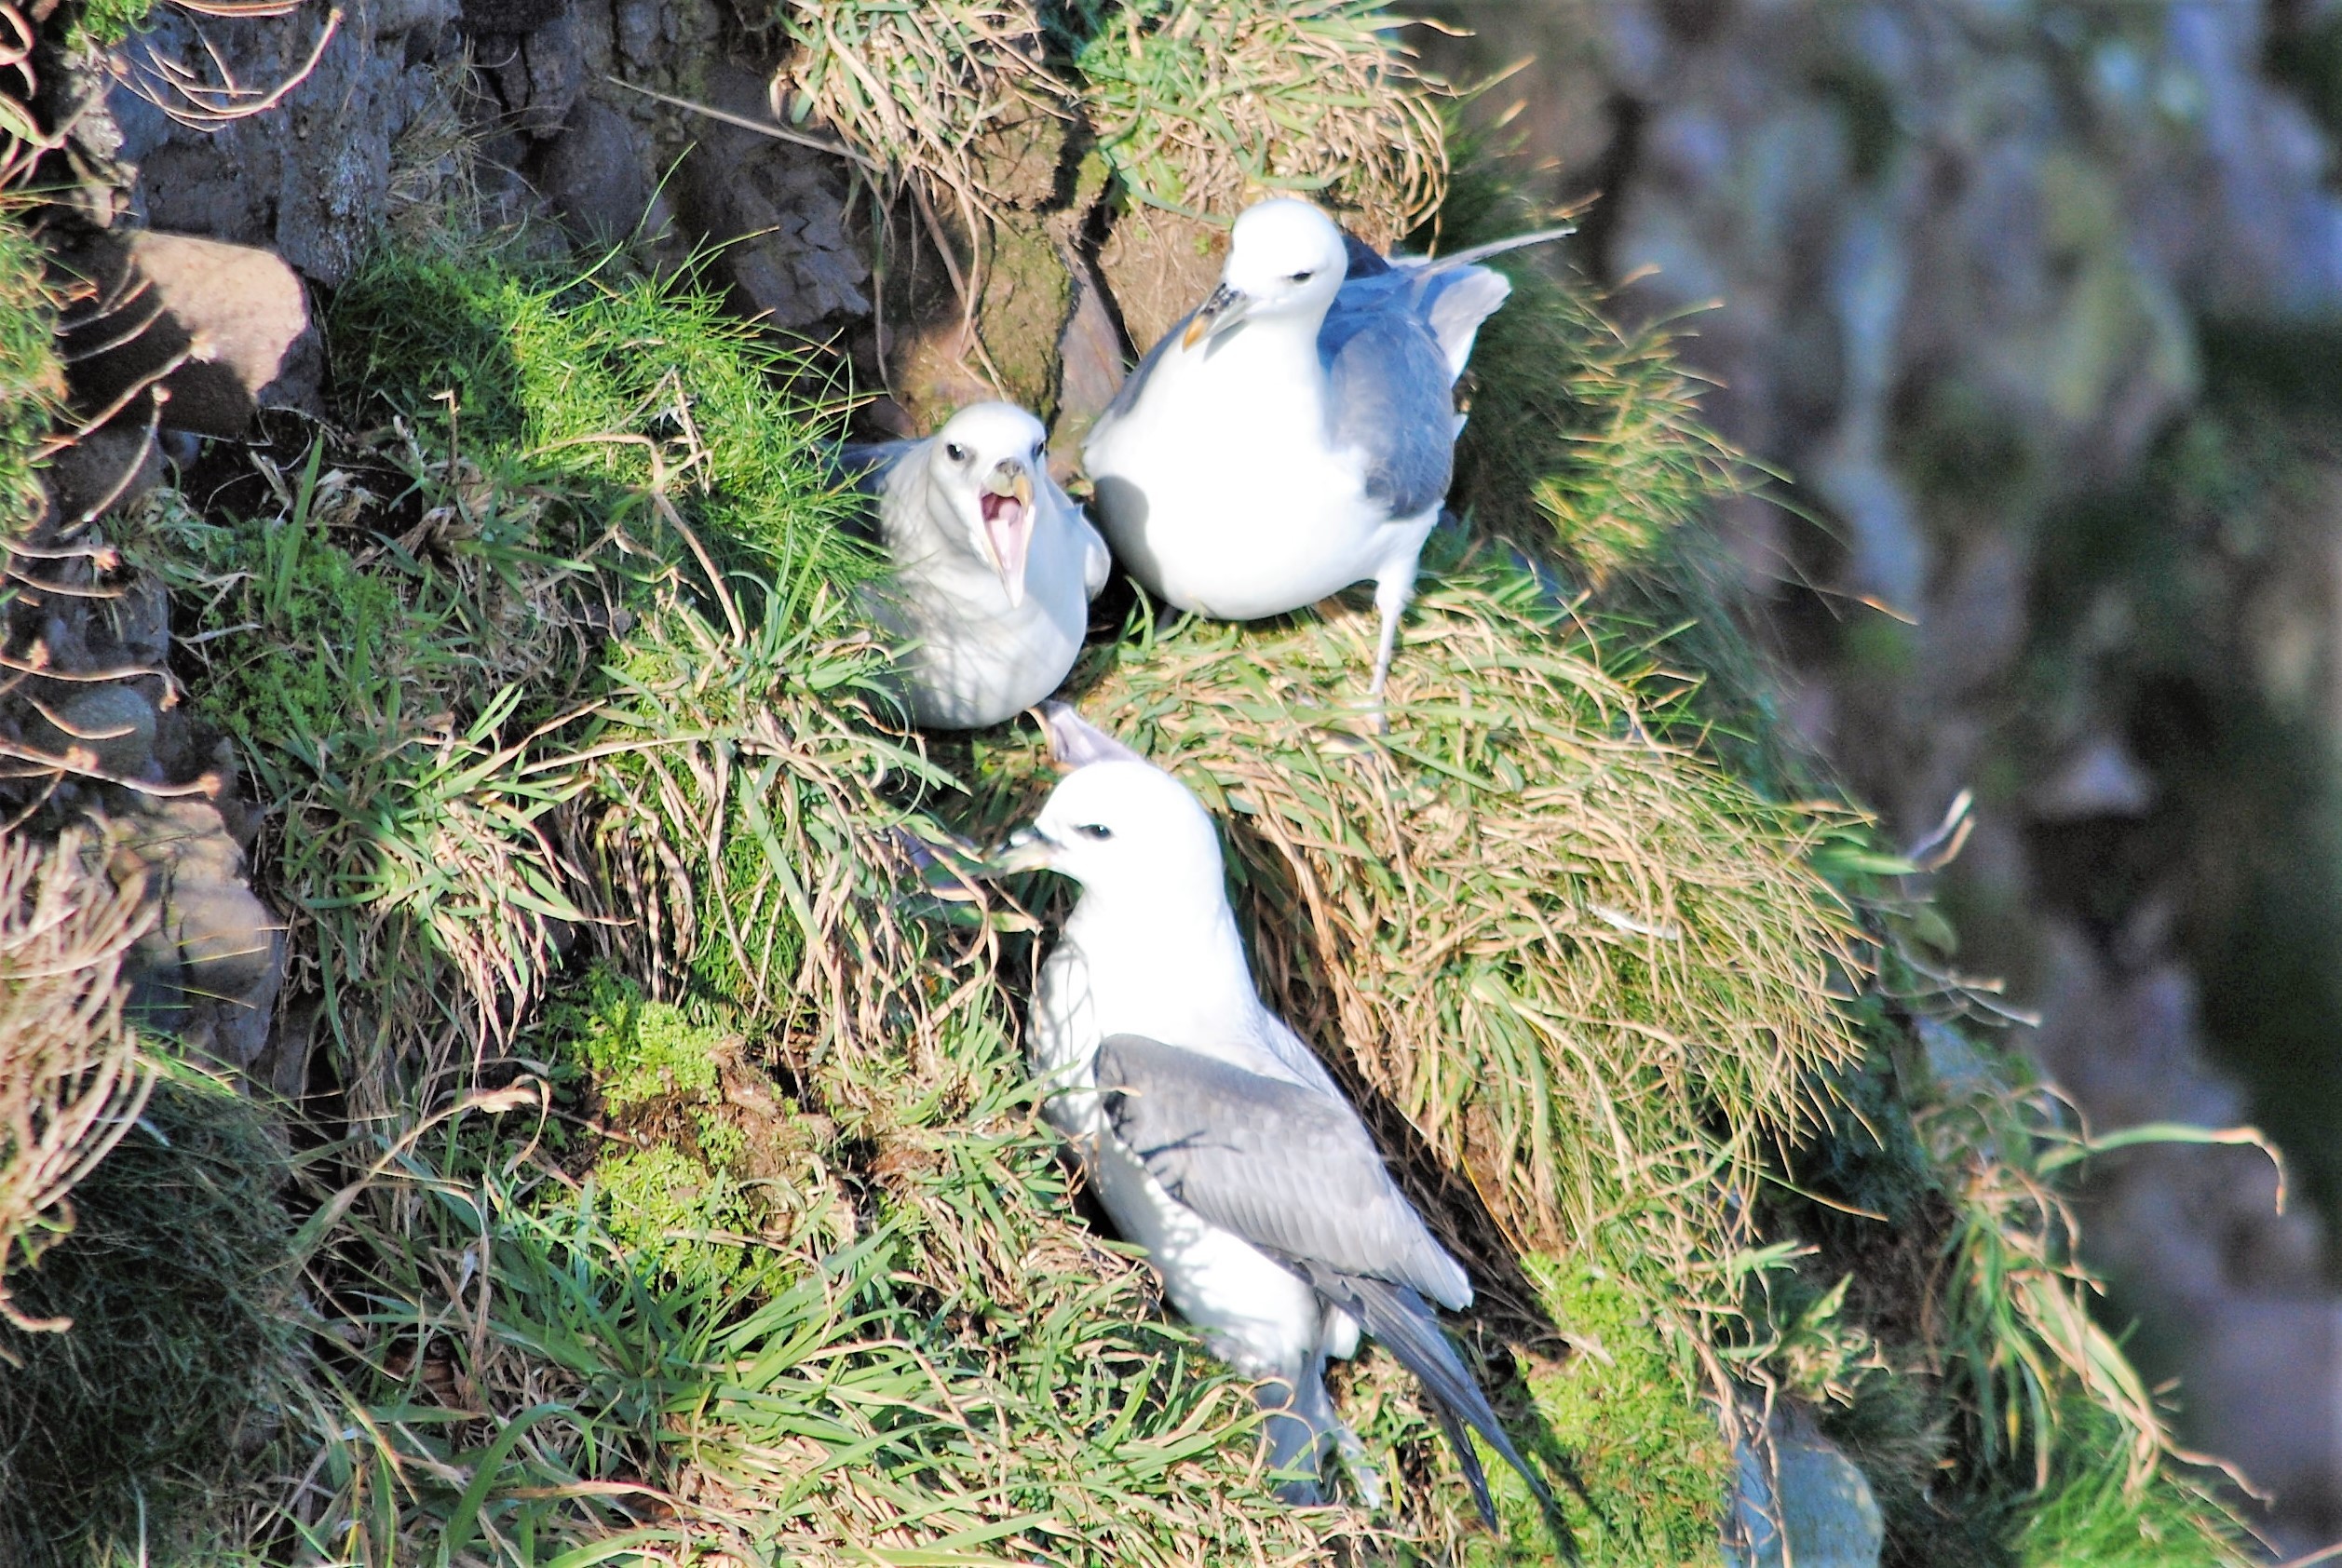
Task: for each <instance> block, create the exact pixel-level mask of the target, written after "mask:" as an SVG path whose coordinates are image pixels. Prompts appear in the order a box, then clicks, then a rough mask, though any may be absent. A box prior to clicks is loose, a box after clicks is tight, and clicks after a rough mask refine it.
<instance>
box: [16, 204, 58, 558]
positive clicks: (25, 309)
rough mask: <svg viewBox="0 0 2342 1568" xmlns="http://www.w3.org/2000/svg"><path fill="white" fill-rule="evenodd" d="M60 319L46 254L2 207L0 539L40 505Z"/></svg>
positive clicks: (22, 525)
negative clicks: (39, 477)
mask: <svg viewBox="0 0 2342 1568" xmlns="http://www.w3.org/2000/svg"><path fill="white" fill-rule="evenodd" d="M56 314H57V312H56V302H55V301H54V300H52V299H51V298H50V297H49V293H48V290H47V285H46V284H45V283H44V281H43V277H42V269H41V255H40V250H39V249H38V248H37V247H36V246H35V245H34V243H33V240H32V237H30V236H29V235H27V234H26V233H25V232H24V231H23V230H22V229H21V228H20V227H19V226H18V224H17V222H16V212H15V210H14V209H13V208H12V207H9V206H7V205H0V538H13V537H16V536H18V534H20V531H21V530H22V529H23V528H25V527H26V526H27V525H28V524H29V523H30V522H31V520H33V518H34V515H35V512H36V509H37V507H39V504H40V495H39V487H38V482H37V481H36V480H34V476H33V464H34V459H35V457H36V456H37V455H38V453H39V451H40V445H41V442H42V440H43V439H44V438H45V437H47V434H48V430H49V423H50V421H51V420H52V419H54V418H55V417H56V414H57V412H58V411H59V410H60V409H61V407H62V406H63V404H64V398H65V380H64V372H63V371H62V370H61V368H60V366H59V364H58V360H57V348H56V343H55V331H56Z"/></svg>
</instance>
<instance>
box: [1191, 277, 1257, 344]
mask: <svg viewBox="0 0 2342 1568" xmlns="http://www.w3.org/2000/svg"><path fill="white" fill-rule="evenodd" d="M1251 310H1252V295H1250V294H1248V293H1246V292H1245V291H1243V290H1241V289H1231V288H1229V287H1228V286H1227V285H1226V284H1225V283H1223V284H1221V285H1220V286H1219V287H1218V288H1216V289H1214V290H1212V297H1211V298H1210V299H1208V300H1206V301H1204V302H1203V304H1200V305H1198V306H1197V307H1196V314H1195V315H1194V317H1193V318H1190V319H1189V320H1188V322H1187V331H1185V333H1183V334H1182V335H1181V337H1180V340H1179V345H1180V346H1181V347H1182V348H1193V347H1195V346H1196V345H1198V344H1199V343H1201V342H1202V341H1203V340H1204V339H1206V338H1216V337H1218V336H1219V335H1220V334H1221V333H1222V332H1225V331H1227V330H1228V329H1229V328H1230V327H1233V326H1235V325H1236V324H1237V323H1238V322H1239V321H1241V320H1243V319H1244V318H1245V316H1246V315H1247V314H1248V313H1249V312H1250V311H1251Z"/></svg>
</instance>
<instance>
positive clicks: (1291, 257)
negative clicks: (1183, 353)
mask: <svg viewBox="0 0 2342 1568" xmlns="http://www.w3.org/2000/svg"><path fill="white" fill-rule="evenodd" d="M1348 270H1349V250H1348V248H1347V246H1345V245H1344V244H1343V242H1342V231H1341V229H1340V227H1339V226H1337V225H1336V224H1335V223H1334V222H1333V219H1331V218H1329V217H1327V216H1326V215H1325V214H1324V213H1323V212H1322V211H1320V210H1318V209H1317V208H1315V207H1313V206H1311V205H1310V204H1309V203H1307V202H1306V201H1303V200H1301V199H1299V198H1298V197H1295V196H1275V197H1272V198H1270V199H1269V200H1267V201H1264V202H1257V203H1255V204H1254V205H1252V207H1249V208H1247V209H1245V210H1244V214H1243V216H1241V217H1239V219H1237V221H1236V230H1235V232H1234V233H1233V234H1231V235H1230V236H1229V237H1228V260H1227V264H1226V265H1225V266H1224V267H1222V268H1221V270H1220V286H1219V287H1218V288H1217V289H1214V290H1213V291H1212V297H1211V298H1210V299H1208V300H1206V301H1204V302H1203V304H1201V305H1200V306H1198V309H1197V311H1196V314H1195V316H1194V318H1192V319H1191V320H1190V321H1189V322H1188V323H1187V331H1186V335H1185V337H1184V338H1183V339H1182V340H1181V341H1182V342H1183V343H1184V344H1185V345H1186V346H1188V347H1190V348H1192V347H1194V346H1195V345H1197V344H1198V343H1199V342H1201V341H1202V340H1204V339H1206V338H1214V337H1218V336H1219V335H1220V334H1221V333H1223V332H1225V331H1229V330H1231V329H1232V328H1234V327H1235V326H1236V325H1237V324H1238V323H1239V322H1242V321H1256V320H1264V319H1268V318H1290V319H1293V320H1297V321H1300V322H1303V323H1306V326H1307V327H1308V329H1309V331H1311V332H1312V333H1314V332H1315V331H1317V326H1318V323H1319V322H1320V321H1322V320H1324V319H1325V312H1326V307H1327V306H1328V305H1330V304H1333V296H1334V295H1336V294H1338V293H1340V292H1341V291H1342V279H1343V277H1344V276H1345V275H1346V274H1347V272H1348Z"/></svg>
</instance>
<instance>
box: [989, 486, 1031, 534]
mask: <svg viewBox="0 0 2342 1568" xmlns="http://www.w3.org/2000/svg"><path fill="white" fill-rule="evenodd" d="M982 506H983V508H984V526H985V527H986V528H994V529H998V530H1000V531H1002V532H1003V533H1006V532H1007V531H1008V530H1009V529H1011V528H1014V527H1015V526H1016V525H1017V524H1018V523H1020V522H1022V521H1023V520H1024V503H1023V502H1022V501H1020V500H1018V499H1017V498H1016V497H1015V496H1013V495H995V494H991V493H987V494H986V495H985V496H984V498H983V501H982Z"/></svg>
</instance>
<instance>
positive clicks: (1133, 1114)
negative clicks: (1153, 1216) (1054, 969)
mask: <svg viewBox="0 0 2342 1568" xmlns="http://www.w3.org/2000/svg"><path fill="white" fill-rule="evenodd" d="M1095 1071H1096V1082H1097V1086H1098V1088H1099V1090H1100V1092H1101V1094H1102V1095H1103V1107H1104V1110H1105V1114H1106V1117H1107V1120H1108V1121H1109V1122H1110V1123H1111V1124H1112V1125H1113V1127H1114V1129H1115V1132H1116V1133H1117V1136H1119V1137H1120V1138H1121V1139H1122V1141H1123V1142H1125V1143H1128V1144H1129V1145H1130V1149H1131V1152H1132V1153H1134V1154H1135V1155H1137V1156H1138V1158H1139V1160H1140V1163H1142V1164H1144V1166H1145V1167H1146V1169H1147V1170H1148V1172H1149V1173H1150V1174H1151V1175H1153V1176H1154V1178H1155V1179H1156V1180H1157V1181H1158V1182H1160V1183H1162V1184H1163V1188H1164V1190H1165V1191H1166V1192H1168V1193H1170V1194H1171V1196H1172V1197H1173V1198H1175V1199H1177V1200H1178V1201H1179V1202H1181V1203H1184V1204H1185V1205H1186V1206H1187V1207H1188V1208H1190V1209H1192V1210H1195V1211H1196V1212H1197V1213H1198V1214H1199V1215H1201V1216H1202V1217H1203V1218H1204V1219H1205V1220H1207V1221H1209V1222H1210V1223H1212V1224H1215V1225H1218V1226H1219V1227H1221V1228H1222V1229H1223V1230H1228V1231H1233V1232H1235V1233H1236V1234H1237V1235H1238V1236H1240V1237H1243V1238H1244V1239H1245V1240H1247V1241H1250V1242H1252V1244H1253V1245H1254V1246H1256V1247H1259V1248H1261V1249H1263V1250H1266V1251H1269V1252H1273V1253H1279V1254H1281V1255H1283V1256H1284V1257H1287V1258H1291V1259H1295V1260H1301V1259H1306V1260H1308V1261H1310V1262H1313V1263H1317V1264H1324V1265H1325V1266H1327V1267H1330V1268H1333V1269H1334V1270H1337V1271H1339V1272H1340V1273H1343V1274H1346V1275H1357V1276H1360V1277H1366V1278H1372V1279H1382V1280H1388V1281H1389V1282H1390V1283H1392V1284H1396V1285H1403V1286H1406V1287H1408V1288H1410V1289H1412V1290H1415V1291H1422V1292H1423V1293H1424V1294H1426V1295H1428V1296H1431V1297H1434V1298H1436V1299H1437V1300H1439V1301H1441V1302H1443V1303H1445V1304H1448V1305H1450V1306H1461V1305H1464V1304H1467V1303H1469V1301H1470V1300H1471V1284H1470V1282H1469V1280H1468V1279H1467V1278H1466V1277H1465V1276H1464V1271H1463V1269H1462V1267H1460V1266H1459V1265H1458V1264H1456V1262H1455V1259H1454V1258H1451V1257H1449V1256H1448V1255H1447V1252H1446V1250H1444V1249H1443V1248H1442V1247H1441V1246H1440V1244H1439V1243H1438V1242H1437V1241H1435V1240H1433V1239H1432V1237H1431V1233H1430V1232H1429V1231H1428V1230H1426V1229H1425V1228H1424V1224H1423V1219H1422V1216H1420V1215H1418V1214H1417V1213H1416V1212H1415V1206H1414V1205H1412V1204H1410V1203H1409V1202H1408V1201H1407V1198H1406V1195H1405V1194H1403V1193H1401V1191H1400V1190H1399V1186H1398V1183H1395V1182H1393V1181H1392V1180H1391V1179H1390V1172H1389V1170H1388V1169H1386V1168H1385V1167H1384V1165H1383V1161H1382V1156H1381V1155H1380V1154H1378V1153H1377V1152H1376V1151H1375V1148H1374V1140H1373V1139H1371V1138H1369V1137H1368V1136H1367V1135H1366V1129H1365V1127H1364V1125H1363V1124H1361V1122H1360V1121H1359V1119H1358V1114H1357V1113H1356V1112H1355V1111H1353V1110H1351V1109H1350V1107H1349V1105H1348V1104H1347V1103H1346V1102H1343V1101H1341V1100H1338V1099H1332V1098H1329V1097H1327V1096H1325V1095H1322V1094H1320V1093H1318V1092H1316V1091H1315V1090H1313V1089H1308V1088H1302V1087H1301V1086H1300V1085H1298V1084H1292V1083H1287V1082H1285V1081H1284V1080H1283V1079H1281V1078H1272V1077H1267V1076H1266V1075H1262V1074H1259V1073H1248V1072H1246V1071H1245V1070H1244V1069H1243V1068H1241V1067H1235V1066H1231V1065H1230V1064H1228V1063H1226V1062H1225V1061H1217V1060H1215V1059H1214V1058H1212V1057H1208V1056H1205V1055H1203V1054H1202V1053H1201V1052H1198V1051H1191V1050H1185V1049H1183V1048H1179V1047H1176V1046H1167V1045H1164V1044H1162V1043H1161V1042H1160V1041H1157V1040H1150V1039H1147V1038H1145V1037H1144V1036H1143V1035H1138V1034H1115V1035H1110V1036H1109V1037H1108V1038H1107V1039H1106V1040H1105V1041H1104V1042H1103V1043H1102V1044H1101V1045H1100V1046H1099V1048H1098V1055H1097V1061H1096V1067H1095Z"/></svg>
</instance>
